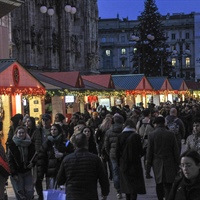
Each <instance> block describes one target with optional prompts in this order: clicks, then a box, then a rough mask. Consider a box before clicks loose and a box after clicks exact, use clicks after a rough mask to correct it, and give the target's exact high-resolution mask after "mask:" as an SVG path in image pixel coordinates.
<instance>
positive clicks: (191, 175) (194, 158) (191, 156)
mask: <svg viewBox="0 0 200 200" xmlns="http://www.w3.org/2000/svg"><path fill="white" fill-rule="evenodd" d="M180 168H181V173H180V175H179V176H177V177H176V179H175V181H174V183H173V186H172V189H171V191H170V194H169V197H168V199H167V200H199V199H200V155H199V154H198V153H197V151H195V150H187V151H185V152H183V153H182V155H181V162H180Z"/></svg>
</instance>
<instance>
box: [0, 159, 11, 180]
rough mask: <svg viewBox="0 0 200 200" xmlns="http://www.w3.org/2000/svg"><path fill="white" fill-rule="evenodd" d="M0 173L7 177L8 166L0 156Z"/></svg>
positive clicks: (8, 172)
mask: <svg viewBox="0 0 200 200" xmlns="http://www.w3.org/2000/svg"><path fill="white" fill-rule="evenodd" d="M0 174H1V175H2V176H3V177H5V178H8V176H9V175H10V167H9V165H8V163H7V162H6V161H5V160H4V159H3V158H2V157H1V156H0Z"/></svg>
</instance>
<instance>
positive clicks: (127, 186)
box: [116, 119, 146, 200]
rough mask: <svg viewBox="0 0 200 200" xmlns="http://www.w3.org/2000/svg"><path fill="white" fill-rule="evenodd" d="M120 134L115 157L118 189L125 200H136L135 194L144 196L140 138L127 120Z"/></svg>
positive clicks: (132, 123)
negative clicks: (118, 177) (118, 173)
mask: <svg viewBox="0 0 200 200" xmlns="http://www.w3.org/2000/svg"><path fill="white" fill-rule="evenodd" d="M124 127H125V128H124V129H123V131H122V133H121V134H120V135H119V136H118V140H117V146H116V157H117V162H118V165H119V168H120V189H121V192H122V193H125V194H126V200H136V199H137V194H146V189H145V183H144V176H143V169H142V163H141V157H142V156H143V154H144V152H143V148H142V143H141V137H140V135H139V134H137V133H136V129H135V124H134V122H133V121H132V120H131V119H127V120H126V122H125V125H124Z"/></svg>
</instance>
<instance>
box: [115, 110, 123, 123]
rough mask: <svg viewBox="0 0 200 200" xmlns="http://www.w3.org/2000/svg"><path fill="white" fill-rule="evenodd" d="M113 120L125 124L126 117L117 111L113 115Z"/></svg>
mask: <svg viewBox="0 0 200 200" xmlns="http://www.w3.org/2000/svg"><path fill="white" fill-rule="evenodd" d="M113 121H114V123H116V124H123V123H124V118H123V117H122V116H121V115H120V114H119V113H115V114H114V116H113Z"/></svg>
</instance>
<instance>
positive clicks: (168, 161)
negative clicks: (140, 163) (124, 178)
mask: <svg viewBox="0 0 200 200" xmlns="http://www.w3.org/2000/svg"><path fill="white" fill-rule="evenodd" d="M154 126H155V129H154V130H153V131H152V132H150V133H149V135H148V146H147V156H146V162H147V163H146V164H147V167H148V168H151V167H152V168H153V172H154V177H155V182H156V193H157V197H158V199H164V197H165V199H168V195H169V192H170V190H171V187H172V184H173V182H174V179H175V177H176V175H177V170H178V168H179V167H178V166H179V148H178V143H177V141H176V137H175V134H174V133H172V132H171V131H169V130H168V129H167V128H166V126H165V118H164V117H161V116H159V117H156V118H155V120H154Z"/></svg>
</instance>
